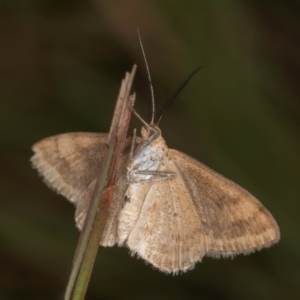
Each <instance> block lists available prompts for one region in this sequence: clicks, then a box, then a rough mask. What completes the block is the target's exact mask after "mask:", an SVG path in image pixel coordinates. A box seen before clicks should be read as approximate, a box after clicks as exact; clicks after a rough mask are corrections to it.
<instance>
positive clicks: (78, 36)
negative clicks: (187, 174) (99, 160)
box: [0, 0, 300, 299]
mask: <svg viewBox="0 0 300 300" xmlns="http://www.w3.org/2000/svg"><path fill="white" fill-rule="evenodd" d="M299 20H300V6H299V2H298V1H291V0H289V1H283V0H282V1H250V0H248V1H247V0H245V1H235V0H228V1H210V0H203V1H197V0H191V1H186V2H183V1H177V0H174V1H146V0H143V1H137V0H128V1H108V0H107V1H105V0H104V1H100V0H93V1H87V0H77V1H71V0H68V1H67V0H65V1H62V0H61V1H58V0H56V1H53V0H52V1H50V0H35V1H34V0H31V1H29V0H28V1H10V0H2V1H1V2H0V223H1V226H0V244H1V247H0V298H1V299H60V298H62V295H63V292H64V288H65V285H66V282H67V278H68V273H69V271H70V267H71V262H72V259H73V254H74V250H75V247H76V243H77V238H78V232H77V230H76V228H75V227H74V219H73V214H74V208H73V207H72V205H71V204H70V203H68V202H67V201H66V200H65V199H63V197H61V196H59V195H56V194H55V193H53V192H52V191H51V190H49V189H48V188H47V187H46V186H45V185H44V183H43V182H42V180H41V179H40V178H38V176H37V174H36V172H35V171H34V170H32V169H31V166H30V163H29V158H30V156H31V155H32V153H31V150H30V147H31V145H32V144H33V143H34V142H36V141H38V140H40V139H41V138H44V137H47V136H50V135H54V134H57V133H63V132H69V131H98V132H107V131H108V129H109V125H110V119H111V116H112V111H113V108H114V104H115V100H116V96H117V94H118V89H119V84H120V81H121V79H122V78H123V75H124V73H125V71H128V70H130V69H131V66H132V64H133V63H138V66H139V69H138V74H137V76H136V80H135V87H134V89H135V91H136V93H137V102H136V109H137V110H138V111H139V112H140V113H141V114H142V115H143V116H144V117H145V118H147V117H148V116H149V113H150V112H149V93H148V89H147V79H146V75H145V71H144V64H143V61H142V57H141V51H140V48H139V45H138V42H137V35H136V27H139V28H140V30H141V34H142V39H143V43H144V47H145V50H146V54H147V58H148V62H149V65H150V69H151V74H152V77H153V83H154V89H155V95H156V99H157V106H158V107H159V106H160V105H161V103H162V102H163V101H164V100H165V99H167V98H168V97H169V96H170V95H171V94H172V92H173V91H174V90H175V89H176V88H177V86H178V85H179V84H180V82H181V81H182V80H183V79H184V78H185V77H186V76H187V74H188V73H189V72H190V71H191V70H193V69H194V68H195V67H196V66H199V65H202V66H203V68H202V70H201V71H200V72H199V73H198V74H197V75H196V76H195V77H194V78H193V80H192V81H191V82H190V83H189V84H188V87H186V88H185V90H184V91H183V92H182V93H181V94H180V96H179V97H178V99H177V100H176V103H175V104H174V105H173V106H172V108H171V109H170V110H169V111H168V112H167V113H166V115H165V116H164V118H163V120H162V122H161V129H162V133H163V136H164V138H165V139H166V141H167V143H168V145H169V146H170V147H171V148H176V149H178V150H181V151H183V152H185V153H187V154H189V155H192V156H194V157H195V158H197V159H199V160H201V161H202V162H204V163H206V164H207V165H209V166H211V167H212V168H214V169H215V170H217V171H218V172H220V173H222V174H224V175H225V176H227V177H229V178H231V179H232V180H234V181H236V182H237V183H239V184H240V185H242V186H244V187H245V188H246V189H248V190H249V191H251V193H253V194H254V195H255V196H257V197H258V199H260V200H261V201H262V203H263V204H264V205H265V206H266V207H267V208H268V209H269V210H270V211H271V212H272V214H273V215H274V217H275V218H276V220H277V221H278V224H279V226H280V228H281V235H282V240H281V241H280V243H279V244H278V245H276V246H274V247H272V248H270V249H266V250H263V251H261V252H259V253H256V254H253V255H250V256H247V257H243V256H239V257H237V258H235V259H234V260H213V259H208V258H207V259H206V258H205V259H204V261H203V262H202V263H201V264H200V263H199V264H197V265H196V268H195V269H194V270H193V271H190V272H188V273H186V274H183V275H179V276H176V277H172V276H166V275H164V274H161V273H160V272H158V271H156V270H153V269H152V268H151V267H150V266H147V265H146V264H145V263H144V262H143V261H142V260H139V259H136V258H132V257H130V255H129V254H128V249H125V248H117V247H113V248H100V251H99V254H98V257H97V263H96V266H95V270H94V273H93V276H92V280H91V284H90V288H89V291H88V295H87V299H154V298H155V299H299V298H300V285H299V282H300V235H299V229H300V226H299V225H300V217H299V212H300V204H299V200H300V199H299V195H300V180H299V179H300V174H299V170H300V155H299V151H300V143H299V136H300V135H299V133H300V126H299V125H300V122H299V120H300V119H299V96H300V88H299V79H300V72H299V70H300V23H299ZM134 127H138V128H139V127H140V123H139V122H138V121H137V120H136V119H135V118H133V119H132V128H134ZM87 171H88V170H87Z"/></svg>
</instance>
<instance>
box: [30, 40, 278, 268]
mask: <svg viewBox="0 0 300 300" xmlns="http://www.w3.org/2000/svg"><path fill="white" fill-rule="evenodd" d="M141 47H142V45H141ZM142 51H143V55H144V50H143V47H142ZM145 61H146V60H145ZM146 67H147V71H148V76H149V82H150V87H151V91H152V103H153V107H154V100H153V99H154V97H153V89H152V85H151V78H150V74H149V69H148V65H147V62H146ZM180 89H181V88H180ZM164 110H165V108H164V109H163V112H164ZM153 112H154V109H153ZM153 112H152V113H153ZM136 114H137V113H136ZM161 115H162V114H160V118H161ZM137 116H138V115H137ZM138 117H139V118H140V119H141V117H140V116H138ZM160 118H159V120H158V122H156V123H154V121H153V119H154V113H153V115H152V120H151V122H150V124H147V123H146V122H145V121H143V120H142V119H141V121H142V122H143V123H144V126H143V127H142V130H141V137H136V136H135V134H134V136H133V138H128V139H127V141H126V146H125V148H124V150H123V153H122V158H121V162H120V167H119V169H118V173H117V179H116V183H117V184H116V186H115V187H114V196H113V200H112V203H111V207H110V213H109V216H108V219H107V223H106V227H105V229H104V232H103V236H102V239H101V242H100V245H102V246H113V245H115V244H118V245H119V246H122V245H126V246H127V247H128V248H129V249H130V251H131V252H132V254H137V255H138V256H139V257H141V258H143V259H145V260H146V261H147V262H149V263H151V264H152V265H153V266H154V267H156V268H157V269H159V270H160V271H162V272H165V273H173V274H177V273H179V272H185V271H187V270H189V269H191V268H193V267H194V265H195V263H196V262H198V261H201V260H202V258H203V257H204V256H205V255H206V256H211V257H215V258H219V257H233V256H235V255H237V254H248V253H251V252H254V251H256V250H260V249H261V248H264V247H269V246H271V245H272V244H274V243H276V242H278V241H279V238H280V233H279V228H278V226H277V223H276V221H275V220H274V218H273V217H272V215H271V214H270V213H269V211H268V210H267V209H266V208H265V207H264V206H263V205H262V204H261V203H260V202H259V201H258V200H257V199H256V198H255V197H253V196H252V195H251V194H250V193H249V192H247V191H246V190H245V189H243V188H242V187H240V186H239V185H237V184H236V183H234V182H232V181H231V180H229V179H226V178H225V177H223V176H222V175H220V174H218V173H217V172H215V171H213V170H212V169H210V168H208V167H207V166H205V165H204V164H202V163H200V162H198V161H197V160H195V159H193V158H191V157H190V156H188V155H186V154H184V153H181V152H180V151H177V150H174V149H169V148H168V147H167V145H166V142H165V140H164V139H163V137H162V135H161V131H160V129H159V128H158V123H159V121H160ZM107 138H108V135H107V134H104V133H66V134H61V135H57V136H53V137H49V138H45V139H43V140H41V141H39V142H38V143H36V144H34V145H33V147H32V149H33V151H34V153H35V154H34V155H33V157H32V158H31V162H32V164H33V167H34V168H36V169H37V170H38V172H39V173H40V174H41V175H42V177H43V178H44V180H45V182H46V183H47V184H48V186H50V187H51V188H53V189H54V190H56V191H57V192H58V193H59V194H62V195H63V196H65V197H66V198H67V199H68V200H70V201H71V202H72V203H73V204H74V205H75V206H76V215H75V220H76V225H77V227H78V228H79V229H82V227H83V224H84V220H85V217H86V213H87V209H88V206H89V202H90V199H91V197H92V193H93V189H94V186H95V183H96V177H97V172H98V168H99V166H100V164H101V160H102V159H103V152H104V149H105V148H106V144H107Z"/></svg>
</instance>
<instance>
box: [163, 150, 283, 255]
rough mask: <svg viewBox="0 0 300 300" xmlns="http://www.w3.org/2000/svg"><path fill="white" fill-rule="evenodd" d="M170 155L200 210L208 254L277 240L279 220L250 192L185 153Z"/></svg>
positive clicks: (245, 250)
mask: <svg viewBox="0 0 300 300" xmlns="http://www.w3.org/2000/svg"><path fill="white" fill-rule="evenodd" d="M169 155H170V159H171V160H172V162H173V163H174V164H175V165H176V167H177V170H178V174H179V176H180V177H181V178H182V179H183V181H184V183H185V187H186V190H187V191H188V193H189V195H190V197H191V199H193V203H194V207H195V208H196V209H197V213H198V216H199V219H200V220H201V228H202V230H203V235H204V236H205V240H206V252H207V255H209V256H213V257H220V256H225V257H226V256H234V255H236V254H239V253H244V254H246V253H250V252H253V251H255V250H259V249H261V248H263V247H269V246H271V245H272V244H274V243H276V242H278V240H279V239H280V233H279V228H278V225H277V223H276V221H275V220H274V218H273V217H272V215H271V214H270V213H269V211H268V210H267V209H266V208H265V207H264V206H263V205H262V204H261V203H260V202H259V201H258V200H257V199H256V198H255V197H253V196H252V195H251V194H250V193H249V192H248V191H246V190H245V189H243V188H242V187H240V186H239V185H237V184H236V183H234V182H232V181H231V180H229V179H227V178H225V177H223V176H222V175H220V174H218V173H217V172H215V171H213V170H211V169H210V168H208V167H207V166H205V165H203V164H202V163H200V162H198V161H197V160H195V159H193V158H191V157H189V156H188V155H186V154H183V153H181V152H179V151H177V150H173V149H170V152H169Z"/></svg>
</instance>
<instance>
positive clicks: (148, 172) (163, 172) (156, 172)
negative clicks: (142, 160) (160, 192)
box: [134, 170, 176, 178]
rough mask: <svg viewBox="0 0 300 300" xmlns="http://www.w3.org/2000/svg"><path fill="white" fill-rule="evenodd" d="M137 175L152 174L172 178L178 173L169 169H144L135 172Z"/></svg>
mask: <svg viewBox="0 0 300 300" xmlns="http://www.w3.org/2000/svg"><path fill="white" fill-rule="evenodd" d="M134 174H135V175H151V176H157V177H160V178H161V177H164V178H165V177H166V178H171V177H174V176H175V175H176V174H175V173H174V172H168V171H151V170H143V171H136V172H134Z"/></svg>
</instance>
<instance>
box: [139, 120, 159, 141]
mask: <svg viewBox="0 0 300 300" xmlns="http://www.w3.org/2000/svg"><path fill="white" fill-rule="evenodd" d="M141 135H142V138H143V139H149V138H152V139H153V140H154V139H157V138H158V137H159V136H161V131H160V129H159V128H158V126H157V125H154V124H149V126H148V127H146V126H142V129H141Z"/></svg>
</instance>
